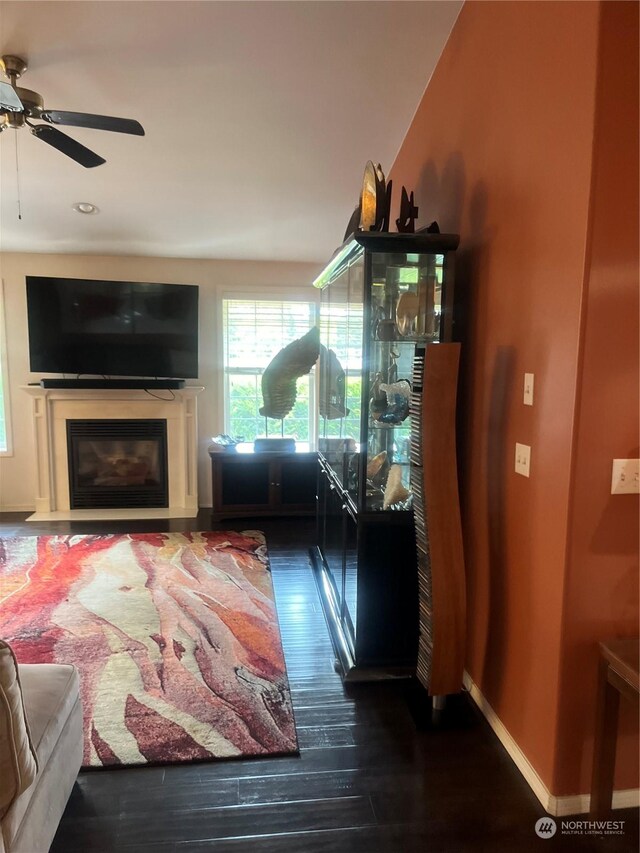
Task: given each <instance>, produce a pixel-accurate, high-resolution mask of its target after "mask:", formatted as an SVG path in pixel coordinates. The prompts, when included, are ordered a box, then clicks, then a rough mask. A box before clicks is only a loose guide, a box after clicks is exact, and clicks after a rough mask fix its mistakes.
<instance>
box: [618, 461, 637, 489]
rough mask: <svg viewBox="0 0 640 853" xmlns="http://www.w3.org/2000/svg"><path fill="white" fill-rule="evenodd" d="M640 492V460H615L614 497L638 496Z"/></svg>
mask: <svg viewBox="0 0 640 853" xmlns="http://www.w3.org/2000/svg"><path fill="white" fill-rule="evenodd" d="M639 492H640V459H614V460H613V467H612V469H611V494H612V495H637V494H638V493H639Z"/></svg>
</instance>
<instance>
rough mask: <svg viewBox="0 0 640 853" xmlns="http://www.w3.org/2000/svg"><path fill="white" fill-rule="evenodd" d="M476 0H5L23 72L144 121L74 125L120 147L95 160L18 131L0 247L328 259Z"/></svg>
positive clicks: (4, 195) (4, 156)
mask: <svg viewBox="0 0 640 853" xmlns="http://www.w3.org/2000/svg"><path fill="white" fill-rule="evenodd" d="M461 6H462V3H461V2H458V0H455V1H454V0H451V2H449V0H445V2H442V1H441V2H426V0H425V2H399V0H388V2H364V0H363V2H304V0H298V2H270V0H260V1H259V2H240V0H233V2H212V0H210V1H209V2H190V0H180V1H179V2H178V0H174V2H146V1H145V2H119V1H118V2H111V0H92V2H86V1H85V2H66V0H65V2H0V53H13V54H17V55H19V56H22V57H24V58H25V59H27V61H28V62H29V69H28V71H27V73H26V74H25V75H24V77H23V78H22V79H21V80H20V83H19V85H22V86H24V87H26V88H29V89H34V90H36V91H37V92H39V93H40V94H41V95H43V97H44V99H45V106H46V107H48V108H49V109H59V110H74V111H78V112H93V113H100V114H104V115H115V116H123V117H125V118H135V119H138V120H139V121H140V122H141V123H142V125H143V126H144V128H145V130H146V136H145V137H144V138H139V137H134V136H126V135H123V134H113V133H106V132H102V131H96V130H81V129H78V128H62V129H63V130H64V131H65V132H66V133H68V134H69V135H70V136H72V137H73V138H74V139H77V140H78V141H79V142H81V143H83V144H84V145H86V146H88V147H89V148H91V149H93V150H95V151H96V152H97V153H98V154H100V155H101V156H103V157H105V158H106V160H107V163H106V164H105V165H102V166H99V167H97V168H95V169H84V168H83V167H82V166H80V165H78V164H77V163H75V162H74V161H72V160H70V159H68V158H67V157H65V156H64V155H63V154H61V153H60V152H58V151H56V150H55V149H53V148H51V147H50V146H48V145H46V144H45V143H43V142H42V141H40V140H38V139H36V138H35V137H33V136H32V135H31V134H30V133H29V131H28V129H27V128H22V129H21V130H19V131H17V132H16V131H14V130H11V129H8V130H6V131H5V132H4V133H2V134H1V135H0V196H1V199H0V205H1V207H0V226H1V228H0V248H2V250H4V251H25V252H63V253H64V252H74V253H101V254H128V255H135V254H140V255H157V256H173V257H198V258H227V259H256V260H290V261H295V260H299V261H323V260H326V259H327V257H328V256H329V255H330V254H331V252H332V251H333V250H334V249H335V248H336V247H337V246H338V245H339V244H340V243H341V241H342V237H343V234H344V230H345V227H346V224H347V221H348V219H349V216H350V214H351V212H352V211H353V208H354V206H355V204H356V202H357V198H358V193H359V189H360V182H361V178H362V172H363V169H364V164H365V162H366V161H367V160H369V159H372V160H376V161H379V162H380V163H381V164H382V167H383V169H384V170H385V171H388V170H389V169H390V167H391V165H392V163H393V160H394V158H395V155H396V153H397V151H398V149H399V147H400V144H401V142H402V139H403V137H404V135H405V133H406V131H407V129H408V127H409V124H410V122H411V119H412V117H413V114H414V112H415V109H416V107H417V105H418V103H419V101H420V98H421V96H422V93H423V91H424V88H425V86H426V85H427V83H428V80H429V78H430V76H431V73H432V71H433V69H434V67H435V65H436V63H437V61H438V58H439V56H440V53H441V52H442V48H443V47H444V44H445V42H446V39H447V37H448V35H449V32H450V31H451V28H452V26H453V23H454V21H455V19H456V16H457V14H458V12H459V10H460V7H461ZM16 142H17V147H18V162H19V187H20V198H21V205H22V220H21V221H18V218H17V180H16V162H15V156H16V155H15V145H16ZM79 201H89V202H93V203H94V204H96V205H97V206H98V207H99V208H100V210H101V213H100V214H99V215H97V216H81V215H79V214H77V213H75V212H74V211H73V210H72V209H71V205H72V204H73V203H74V202H79Z"/></svg>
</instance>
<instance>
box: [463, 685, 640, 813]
mask: <svg viewBox="0 0 640 853" xmlns="http://www.w3.org/2000/svg"><path fill="white" fill-rule="evenodd" d="M463 681H464V686H465V687H466V689H467V690H468V691H469V695H470V696H471V698H472V699H473V701H474V702H475V703H476V705H477V706H478V708H479V709H480V711H481V712H482V714H483V715H484V717H485V719H486V720H487V722H488V723H489V725H490V726H491V728H492V729H493V731H494V732H495V734H496V736H497V738H498V740H499V741H500V743H501V744H502V745H503V746H504V748H505V749H506V750H507V752H508V753H509V756H510V757H511V759H512V760H513V762H514V764H515V765H516V767H517V768H518V770H519V771H520V772H521V773H522V775H523V776H524V778H525V781H526V782H527V784H528V785H529V787H530V788H531V790H532V791H533V793H534V794H535V795H536V797H537V798H538V799H539V800H540V804H541V805H542V807H543V809H544V810H545V811H546V812H548V813H549V814H550V815H553V816H554V817H565V816H566V815H573V814H587V813H588V812H589V803H590V800H591V797H590V796H589V794H574V795H572V796H569V797H555V796H554V795H553V794H552V793H551V792H550V791H549V789H548V788H547V786H546V785H545V784H544V782H543V781H542V779H541V778H540V776H539V775H538V773H537V771H536V770H535V768H534V767H533V765H532V764H531V762H530V761H529V759H528V758H527V756H526V755H525V754H524V752H523V751H522V750H521V749H520V747H519V746H518V744H517V743H516V742H515V740H514V739H513V738H512V737H511V735H510V734H509V732H508V731H507V729H506V727H505V726H504V724H503V723H502V720H501V719H500V718H499V717H498V715H497V714H496V712H495V711H494V710H493V708H492V707H491V705H490V704H489V703H488V702H487V700H486V699H485V697H484V696H483V695H482V693H481V692H480V688H479V687H478V685H477V684H476V683H475V682H474V680H473V679H472V678H471V676H470V675H469V673H468V672H465V673H464V676H463ZM639 805H640V789H639V788H629V789H627V790H623V791H614V792H613V798H612V806H613V808H614V809H630V808H637V807H638V806H639Z"/></svg>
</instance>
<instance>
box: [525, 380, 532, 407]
mask: <svg viewBox="0 0 640 853" xmlns="http://www.w3.org/2000/svg"><path fill="white" fill-rule="evenodd" d="M523 402H524V404H525V406H533V373H525V375H524V396H523Z"/></svg>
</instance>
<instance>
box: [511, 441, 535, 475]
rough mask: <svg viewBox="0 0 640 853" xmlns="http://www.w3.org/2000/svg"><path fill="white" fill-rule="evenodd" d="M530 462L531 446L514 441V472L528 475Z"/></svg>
mask: <svg viewBox="0 0 640 853" xmlns="http://www.w3.org/2000/svg"><path fill="white" fill-rule="evenodd" d="M530 463H531V448H530V447H529V445H528V444H518V443H516V465H515V469H516V474H522V476H523V477H528V476H529V465H530Z"/></svg>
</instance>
